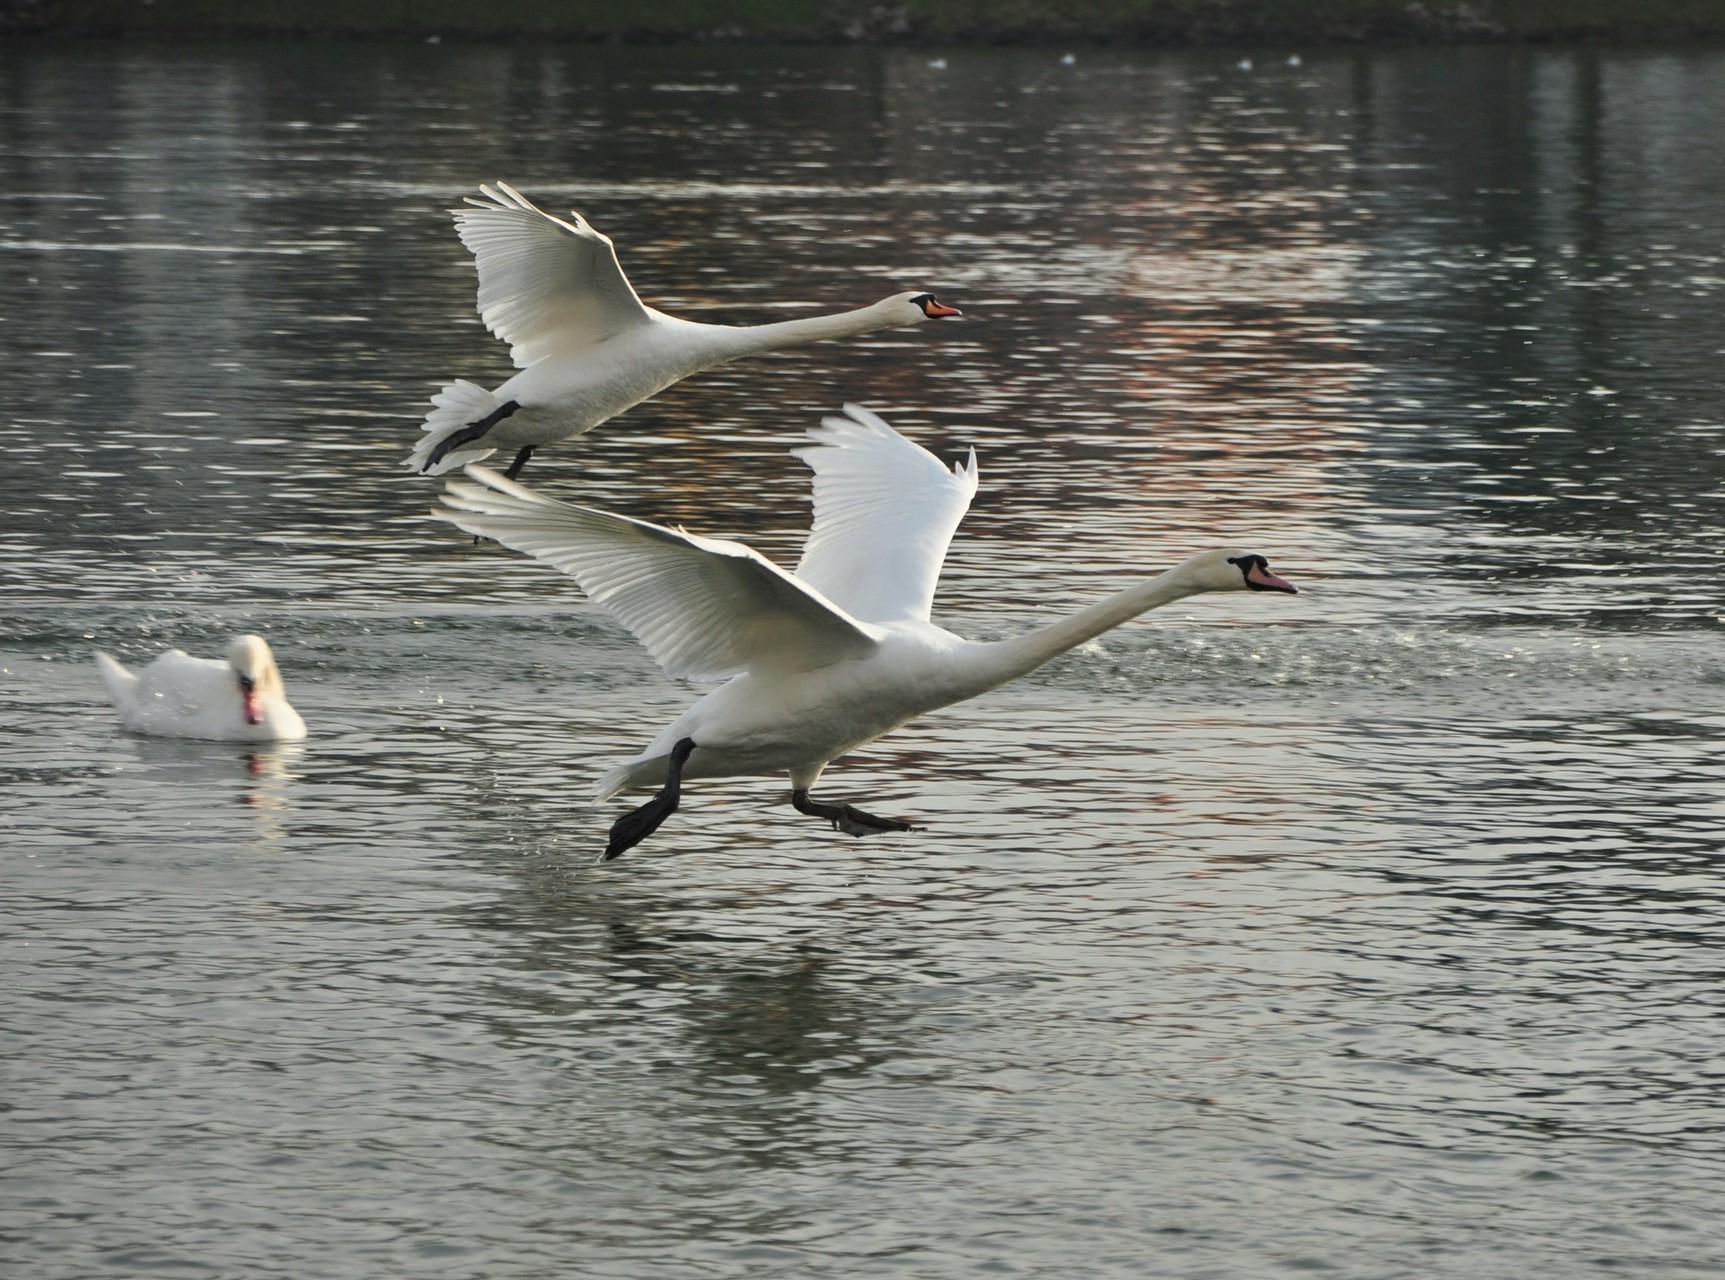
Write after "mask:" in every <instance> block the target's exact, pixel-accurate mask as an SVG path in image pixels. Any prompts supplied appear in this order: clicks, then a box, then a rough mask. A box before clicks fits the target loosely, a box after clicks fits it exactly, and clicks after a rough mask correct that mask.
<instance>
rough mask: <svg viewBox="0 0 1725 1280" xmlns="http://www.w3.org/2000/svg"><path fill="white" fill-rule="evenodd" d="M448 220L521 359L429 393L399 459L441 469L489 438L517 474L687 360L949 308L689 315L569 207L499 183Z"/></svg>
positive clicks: (704, 360)
mask: <svg viewBox="0 0 1725 1280" xmlns="http://www.w3.org/2000/svg"><path fill="white" fill-rule="evenodd" d="M479 189H480V191H482V192H483V193H484V194H485V196H486V198H485V199H484V200H476V199H474V198H473V197H471V196H469V197H468V198H467V203H468V205H469V206H471V207H469V208H465V209H457V210H455V211H454V213H455V227H456V231H457V232H458V233H459V234H460V236H461V242H462V243H463V244H465V245H466V246H467V247H468V249H470V250H471V251H472V253H473V258H474V265H475V266H477V267H478V269H479V314H480V316H482V317H483V318H484V320H485V327H486V328H488V329H490V330H491V332H492V333H494V334H496V335H497V336H498V337H499V338H502V339H503V341H505V342H507V343H508V344H509V354H510V357H511V358H512V359H513V360H514V361H515V364H516V366H517V367H518V368H519V369H520V370H521V372H520V373H518V374H516V375H515V376H514V377H513V378H511V379H509V381H507V382H505V383H504V384H503V385H502V386H500V387H498V388H497V389H496V390H495V391H487V390H486V389H485V388H484V387H480V386H476V385H474V384H473V383H471V382H465V381H461V380H459V379H458V380H457V381H455V382H451V383H450V384H449V385H448V386H446V387H444V388H443V390H442V391H439V392H438V393H437V394H436V395H435V396H433V397H432V398H431V403H432V405H433V408H432V410H431V412H430V413H429V414H427V415H426V418H425V426H424V432H425V434H424V435H423V436H421V437H420V440H419V444H418V445H417V446H416V447H415V448H414V450H413V454H412V456H410V457H409V458H408V460H407V464H406V465H407V466H409V467H411V468H413V469H414V470H415V471H422V472H426V473H428V474H431V475H437V474H438V473H440V472H443V471H447V470H449V469H450V468H451V467H455V466H459V465H460V464H462V463H464V462H477V461H478V460H479V459H481V458H484V457H486V456H487V455H489V454H491V453H492V452H494V451H496V450H498V449H514V450H516V454H515V460H514V461H513V462H511V463H510V464H509V469H508V470H507V471H505V472H504V475H505V476H507V477H509V478H510V479H514V478H515V476H517V475H519V474H520V472H521V468H522V467H523V466H525V465H526V464H527V459H528V458H529V457H531V456H532V453H533V451H534V450H535V449H537V448H538V447H539V446H540V445H542V444H549V443H550V442H551V441H553V440H563V439H566V438H568V437H569V436H578V435H580V434H582V433H583V432H586V431H591V430H592V429H593V428H594V427H596V426H598V425H599V424H600V423H601V422H604V421H606V420H607V419H610V418H614V417H616V416H617V415H618V414H619V413H622V412H623V411H624V410H625V409H628V408H630V407H631V406H633V405H637V404H640V403H641V401H643V400H645V399H647V398H648V397H649V396H655V395H657V394H658V393H659V392H661V391H663V390H664V389H665V388H666V387H668V386H670V385H671V384H672V383H673V382H680V381H682V380H683V379H684V378H686V377H688V376H689V375H690V374H692V373H699V372H700V371H701V370H702V369H710V368H712V367H713V366H714V365H719V364H724V363H725V362H726V361H729V360H735V359H737V358H738V357H739V356H746V355H752V354H754V353H755V352H759V351H776V350H778V349H779V348H781V347H796V346H802V345H804V344H805V343H810V342H819V341H821V340H822V339H824V338H848V337H854V336H855V335H857V334H863V333H873V332H875V331H876V330H878V329H893V328H897V327H899V326H900V325H907V324H916V323H918V322H920V321H923V320H934V319H938V318H939V317H941V316H956V315H958V314H959V311H958V309H957V308H956V307H949V306H947V305H945V304H944V303H943V302H941V301H940V299H938V298H936V297H935V296H934V295H933V294H932V293H923V292H916V291H913V292H910V293H900V294H895V295H894V296H893V297H890V298H887V299H885V300H884V301H881V302H877V303H875V304H874V305H873V306H872V307H863V308H860V309H859V310H856V311H845V312H841V313H840V314H838V315H831V316H814V317H811V318H808V319H803V320H782V321H780V322H778V323H777V324H758V325H745V326H736V325H724V324H698V323H696V322H694V321H691V320H679V319H677V318H676V317H675V316H668V315H665V314H664V313H663V312H660V311H655V310H653V308H651V307H649V306H646V305H645V304H643V303H642V301H641V299H640V298H638V297H637V296H636V295H635V290H634V289H633V288H632V287H631V286H630V284H629V281H628V278H627V277H625V276H624V274H623V268H622V267H620V266H618V265H617V250H616V247H615V246H614V245H612V243H611V241H610V239H609V238H608V237H606V236H603V235H601V234H600V233H599V232H597V231H595V230H594V229H593V228H592V227H591V226H589V225H588V223H587V220H586V219H585V218H583V217H582V216H581V215H580V214H578V213H571V214H570V215H569V217H570V221H565V220H564V219H562V218H556V217H553V216H551V215H550V214H548V213H545V212H543V211H541V210H540V209H538V208H536V207H534V205H533V204H532V203H530V202H529V201H528V199H527V198H526V197H525V196H523V195H522V194H521V193H520V192H518V191H516V190H515V189H514V188H513V187H511V186H509V184H508V183H505V182H499V183H498V184H497V185H496V186H481V187H480V188H479Z"/></svg>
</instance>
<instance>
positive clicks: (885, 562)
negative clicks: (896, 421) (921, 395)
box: [795, 404, 977, 622]
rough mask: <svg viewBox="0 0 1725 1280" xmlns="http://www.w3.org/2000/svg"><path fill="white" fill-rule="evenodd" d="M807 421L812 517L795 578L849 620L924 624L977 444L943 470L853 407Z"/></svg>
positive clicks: (804, 452)
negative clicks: (965, 458) (817, 423)
mask: <svg viewBox="0 0 1725 1280" xmlns="http://www.w3.org/2000/svg"><path fill="white" fill-rule="evenodd" d="M844 412H845V416H844V417H842V418H838V417H832V418H823V419H822V420H821V425H820V426H819V427H811V428H810V429H809V436H810V438H811V439H812V440H814V441H815V443H814V444H812V445H807V446H805V447H804V448H801V449H798V450H796V451H795V452H796V455H797V456H798V457H799V458H801V459H803V461H805V462H807V463H808V464H809V466H810V467H812V468H813V469H814V473H815V480H814V490H815V519H814V526H813V527H812V528H811V529H810V530H809V540H808V542H807V543H805V544H804V546H803V556H802V560H801V561H800V562H799V563H798V565H797V577H798V578H800V579H801V580H802V581H804V582H806V583H807V584H808V585H809V586H811V587H813V588H814V589H815V590H816V591H819V592H820V593H821V594H822V595H823V596H825V597H826V598H827V599H829V600H831V601H833V602H835V603H836V604H838V605H839V606H840V607H841V608H843V609H845V610H846V611H847V612H848V613H850V615H851V616H852V617H856V618H862V619H865V620H867V621H869V622H894V621H900V620H907V621H919V622H926V621H928V615H929V610H930V608H931V607H932V606H933V604H934V590H935V586H936V585H937V584H938V582H939V581H940V568H941V565H942V564H943V563H944V562H945V560H946V551H947V547H948V546H949V545H951V542H952V535H953V534H954V533H955V532H956V531H957V530H958V523H959V521H960V520H962V519H964V513H965V512H966V511H967V510H969V509H970V499H971V497H972V495H974V494H975V493H976V480H977V471H976V450H975V449H972V450H971V451H970V458H969V460H968V463H959V464H957V465H956V466H954V467H953V468H952V469H951V470H950V471H949V470H948V469H947V468H946V465H945V464H944V463H942V462H941V461H940V459H939V458H936V457H935V456H934V455H933V454H932V453H930V452H928V450H926V449H924V448H922V446H920V445H917V444H913V443H912V442H911V441H909V440H907V439H905V438H904V437H903V436H901V435H900V434H899V433H898V432H896V431H894V430H893V429H892V428H891V427H890V426H888V425H887V424H886V422H884V421H883V420H882V419H881V418H880V417H879V416H877V415H876V414H873V413H871V412H869V411H868V410H867V409H864V408H863V407H862V406H861V405H854V404H847V405H846V406H845V407H844Z"/></svg>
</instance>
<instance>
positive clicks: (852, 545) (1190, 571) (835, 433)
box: [434, 405, 1294, 859]
mask: <svg viewBox="0 0 1725 1280" xmlns="http://www.w3.org/2000/svg"><path fill="white" fill-rule="evenodd" d="M845 413H846V415H847V416H846V417H843V418H826V419H824V420H823V421H822V423H821V426H820V427H819V428H815V429H811V430H810V432H809V435H810V436H811V437H812V438H813V439H814V440H815V444H813V445H811V446H806V447H804V448H803V449H801V450H798V455H799V456H800V457H802V458H803V459H804V460H805V461H807V462H808V464H809V465H810V466H811V467H812V468H814V473H815V478H814V498H815V516H814V526H813V528H812V529H811V530H810V533H809V539H808V542H807V544H806V545H805V546H804V548H803V556H802V560H801V562H800V563H799V564H798V565H797V569H796V572H795V573H794V574H791V573H786V572H784V571H783V570H782V569H780V568H778V567H777V566H776V565H774V564H773V563H772V562H771V561H769V560H767V559H765V558H764V557H762V556H760V555H758V554H757V553H755V552H754V551H751V550H750V549H749V548H748V547H745V546H743V545H742V544H741V543H737V542H721V541H717V540H714V539H711V538H703V537H699V536H697V535H695V534H691V533H684V532H680V531H678V530H673V529H666V528H662V527H660V526H659V525H655V524H648V523H646V522H645V521H640V520H631V519H628V518H626V517H624V516H618V515H612V514H609V513H607V512H603V511H594V510H590V509H588V508H584V507H575V506H569V505H566V504H564V503H561V502H556V501H553V500H552V499H550V498H544V497H540V496H539V495H538V494H536V493H534V492H533V491H532V490H530V489H527V488H525V487H523V486H521V485H518V484H514V483H512V482H511V481H509V480H506V479H504V478H503V477H501V476H499V475H497V474H496V473H495V472H492V471H488V470H486V469H485V468H483V467H469V468H468V474H469V475H470V476H472V477H473V478H474V479H475V480H477V481H479V482H480V483H479V484H470V483H464V482H462V481H458V480H455V481H451V482H450V483H449V485H448V489H447V491H446V493H445V494H444V498H443V501H444V503H445V504H446V506H447V507H448V508H450V509H448V510H434V514H435V515H438V516H441V517H442V518H443V519H445V520H448V521H450V522H451V523H453V524H455V525H457V526H458V527H460V528H462V529H465V530H467V531H468V532H469V533H473V534H478V535H481V536H483V537H487V538H492V539H494V540H496V541H497V542H500V543H502V544H504V545H505V546H509V547H514V548H515V549H516V550H518V551H525V552H526V553H527V554H529V555H532V556H536V557H538V558H539V559H541V560H544V561H545V562H546V563H547V564H550V565H553V566H555V567H556V568H558V569H561V570H562V571H563V572H564V573H567V574H569V575H570V576H571V577H573V578H574V579H575V580H576V581H577V582H579V583H580V584H581V586H582V588H583V589H584V590H585V591H586V592H587V594H588V595H589V596H590V597H591V598H592V599H593V600H594V601H595V602H596V603H598V604H600V605H602V606H603V607H604V608H606V609H608V610H609V611H610V612H611V613H613V614H615V615H616V617H617V618H618V620H619V621H621V622H622V623H623V625H624V626H626V627H628V628H629V630H631V631H632V632H634V633H635V635H636V637H637V638H638V639H639V640H640V641H641V642H642V643H643V644H644V645H646V646H647V649H648V651H649V652H650V653H651V654H652V655H653V657H654V658H656V659H657V660H658V662H659V664H660V665H661V666H662V667H664V669H665V671H666V673H667V674H668V675H671V676H673V677H678V678H682V679H689V680H712V679H726V683H725V684H724V685H722V686H721V687H720V688H718V689H716V690H714V691H713V692H711V693H709V694H708V695H707V696H706V697H704V698H702V699H701V700H700V701H699V702H697V703H695V705H694V706H692V707H690V708H689V709H688V710H687V711H685V712H684V713H683V714H682V715H681V716H679V717H677V719H676V720H675V721H673V722H672V723H671V724H670V725H669V726H668V727H667V728H666V729H665V730H664V731H663V732H661V733H660V734H659V736H658V737H656V738H655V739H653V742H652V743H651V745H649V746H648V747H647V749H646V750H645V751H643V752H642V753H641V754H640V755H639V756H637V757H636V758H635V759H633V760H630V761H627V762H626V763H624V764H622V765H619V766H618V767H617V768H615V769H613V770H611V772H609V773H608V774H606V775H605V776H604V777H603V778H601V779H600V780H599V783H598V788H597V792H596V795H595V798H596V799H597V800H605V799H607V798H609V797H610V796H613V795H615V794H616V793H617V792H619V791H622V790H624V789H626V788H631V787H643V786H659V785H661V784H663V785H662V789H661V790H660V792H659V794H658V795H657V796H655V797H654V798H653V799H652V800H650V801H648V802H647V803H646V804H644V805H642V806H641V807H640V808H639V809H636V810H635V811H634V812H632V813H629V814H626V815H625V816H624V817H622V818H621V819H619V820H618V821H617V823H616V825H614V826H613V827H612V828H611V839H610V843H609V845H608V846H607V848H606V850H605V853H604V855H603V857H604V858H605V859H609V858H615V857H616V856H617V855H618V854H620V853H622V852H623V851H624V850H626V849H628V848H630V847H631V846H633V845H635V844H637V843H639V842H640V841H641V840H642V839H644V838H645V837H646V836H648V835H649V834H651V833H652V832H653V830H654V829H655V828H657V827H658V825H659V824H660V823H661V822H663V821H664V820H665V818H667V817H668V816H669V815H670V814H671V813H672V812H673V811H674V810H675V809H676V807H677V800H678V792H679V787H680V784H681V780H682V779H685V778H705V777H718V776H723V775H730V774H753V773H774V772H777V771H779V770H781V769H782V770H786V771H788V772H789V773H790V777H791V787H792V791H791V803H792V804H793V805H795V806H796V808H797V809H798V810H799V811H800V812H802V813H807V814H813V815H816V816H819V817H822V818H826V819H828V820H829V821H831V822H832V824H833V826H834V827H835V828H837V829H838V830H841V831H846V832H849V833H850V834H851V835H859V836H860V835H866V834H868V833H870V832H875V831H909V830H912V829H913V828H912V827H911V825H910V824H909V823H907V822H901V821H898V820H897V819H893V818H879V817H875V816H874V815H872V814H868V813H864V812H863V811H862V810H860V809H855V808H853V807H851V806H850V805H835V804H823V803H821V802H818V801H816V800H813V799H811V798H810V796H809V788H811V787H812V786H814V784H815V780H816V779H817V778H819V777H820V776H821V771H822V770H823V769H825V768H826V766H827V763H828V762H829V761H831V760H833V759H835V758H836V757H838V756H841V755H843V754H844V753H845V752H847V751H851V750H853V749H855V748H856V747H860V746H862V745H863V744H864V743H866V742H871V741H873V740H874V739H875V738H878V737H880V736H881V735H882V734H884V733H887V732H889V731H890V730H892V729H896V728H897V727H898V726H900V725H902V724H904V723H905V722H906V721H908V720H911V719H913V718H914V717H916V716H919V715H922V714H923V713H924V712H927V711H932V710H934V709H935V708H936V707H942V706H946V705H947V704H948V703H953V702H960V701H962V700H964V699H966V698H973V697H975V696H976V695H977V694H979V693H982V692H984V691H986V690H988V689H992V688H994V687H995V686H996V685H1001V684H1005V683H1006V682H1007V681H1008V680H1012V679H1014V678H1016V677H1018V676H1021V675H1024V674H1025V673H1027V672H1029V671H1033V670H1035V669H1036V668H1037V667H1039V666H1041V665H1042V664H1043V663H1045V662H1047V661H1048V660H1049V659H1050V658H1053V657H1055V656H1057V655H1058V654H1061V653H1064V652H1065V651H1066V650H1068V649H1070V648H1072V647H1073V646H1075V645H1079V644H1082V643H1084V641H1086V640H1089V639H1091V638H1092V637H1094V636H1098V635H1101V634H1102V633H1103V632H1105V631H1108V630H1110V629H1111V628H1114V627H1117V626H1119V625H1120V624H1121V623H1123V622H1126V621H1127V620H1128V619H1131V618H1134V617H1136V616H1137V615H1139V614H1141V613H1143V612H1145V611H1146V610H1148V609H1154V608H1157V607H1158V606H1160V605H1165V604H1168V603H1170V602H1172V601H1175V600H1179V599H1181V598H1182V597H1185V596H1190V595H1195V594H1197V593H1199V592H1204V591H1245V590H1255V591H1284V592H1292V591H1293V590H1294V588H1293V587H1292V586H1291V585H1290V584H1288V583H1287V582H1284V581H1283V580H1282V579H1281V578H1278V577H1276V576H1275V575H1274V574H1273V573H1271V572H1270V570H1269V566H1268V564H1267V563H1266V562H1265V560H1264V558H1263V557H1262V556H1259V555H1249V554H1247V555H1243V554H1240V553H1238V552H1230V551H1210V552H1206V553H1204V554H1202V555H1197V556H1194V557H1192V558H1191V559H1190V560H1187V561H1185V562H1184V563H1183V564H1180V565H1178V566H1176V567H1175V568H1173V569H1170V570H1169V571H1168V572H1166V573H1164V574H1161V575H1160V576H1158V577H1154V578H1151V579H1149V580H1148V581H1146V582H1142V583H1140V584H1138V585H1137V586H1133V587H1130V588H1128V589H1127V590H1125V591H1122V592H1120V593H1119V594H1118V595H1115V596H1112V597H1110V598H1109V599H1106V600H1103V601H1100V602H1098V603H1096V604H1093V605H1091V606H1090V607H1088V608H1086V609H1081V610H1079V611H1078V612H1077V613H1075V614H1073V615H1071V616H1070V617H1067V618H1065V619H1063V620H1061V621H1059V622H1056V623H1053V624H1052V625H1050V626H1046V627H1043V628H1041V629H1039V630H1036V631H1032V632H1030V633H1029V634H1027V635H1022V636H1018V637H1016V638H1015V639H1011V640H1001V641H993V642H988V643H979V642H977V641H972V640H966V639H964V638H962V637H961V636H957V635H954V634H953V633H952V632H950V631H947V630H945V629H943V628H941V627H938V626H935V625H934V624H933V623H931V622H930V621H929V607H930V605H931V603H932V602H933V599H934V590H935V583H936V580H937V579H938V578H939V576H940V567H941V562H942V561H943V560H944V559H945V557H946V549H947V544H948V543H949V542H950V541H951V540H952V535H953V533H954V531H955V530H956V529H957V528H958V522H959V520H960V519H962V518H963V516H964V513H965V510H966V508H968V507H969V505H970V499H971V495H972V494H973V493H975V492H976V479H977V470H976V452H975V450H972V451H971V455H970V461H969V465H968V466H966V465H962V464H961V465H959V466H956V467H954V468H953V469H952V470H951V471H948V470H947V469H946V467H945V466H944V465H942V464H941V463H940V461H939V460H937V459H936V458H935V457H934V455H932V454H930V453H928V452H927V451H926V450H924V449H922V448H921V447H919V446H918V445H915V444H912V443H911V442H910V441H909V440H906V439H905V438H904V437H903V436H901V435H899V434H898V433H897V432H896V431H894V430H893V429H892V428H891V427H889V426H888V425H887V424H886V423H885V422H883V421H882V420H881V419H880V418H878V417H876V416H875V415H874V414H872V413H870V412H869V411H868V410H866V409H863V408H860V407H858V406H856V405H846V406H845Z"/></svg>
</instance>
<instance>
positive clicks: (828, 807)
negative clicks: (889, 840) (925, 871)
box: [791, 787, 921, 836]
mask: <svg viewBox="0 0 1725 1280" xmlns="http://www.w3.org/2000/svg"><path fill="white" fill-rule="evenodd" d="M791 803H792V804H793V805H795V806H796V810H797V812H798V813H806V814H808V815H809V816H810V817H811V818H825V819H826V820H827V821H828V822H830V823H832V824H833V830H834V831H842V832H844V833H845V834H846V835H847V836H872V835H874V834H875V833H876V832H877V831H920V830H921V828H920V827H913V826H911V824H910V823H908V822H900V821H899V820H898V819H897V818H877V817H876V816H875V815H874V814H872V813H864V812H863V811H862V810H861V809H858V808H855V807H853V806H851V805H848V804H822V803H821V802H820V801H819V800H815V799H813V798H811V797H810V795H809V791H808V788H807V787H798V788H797V789H796V790H794V791H792V792H791Z"/></svg>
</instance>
